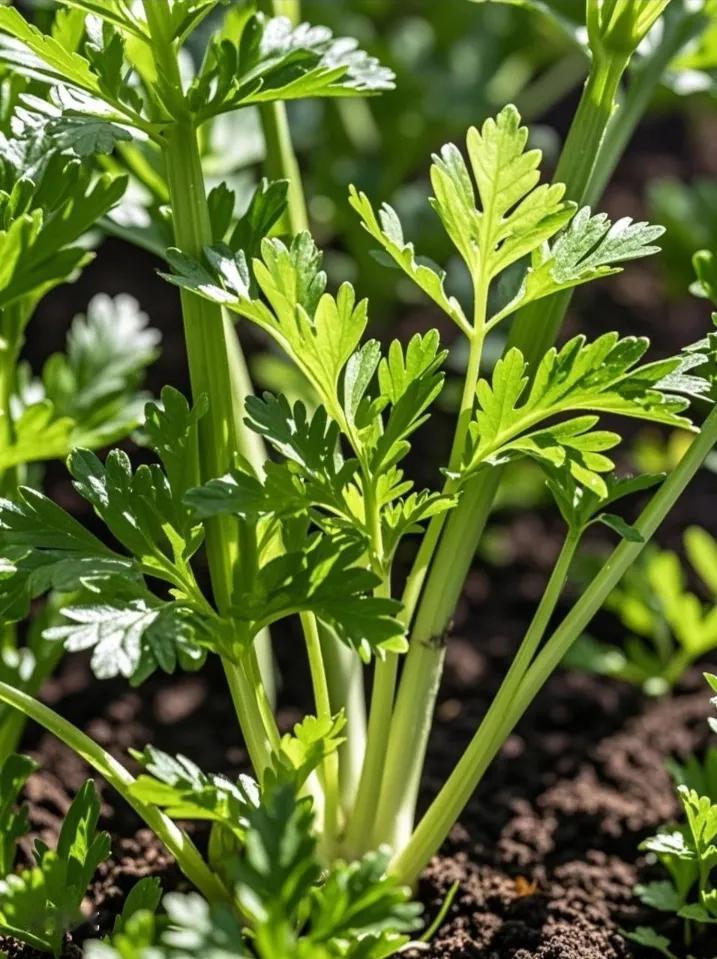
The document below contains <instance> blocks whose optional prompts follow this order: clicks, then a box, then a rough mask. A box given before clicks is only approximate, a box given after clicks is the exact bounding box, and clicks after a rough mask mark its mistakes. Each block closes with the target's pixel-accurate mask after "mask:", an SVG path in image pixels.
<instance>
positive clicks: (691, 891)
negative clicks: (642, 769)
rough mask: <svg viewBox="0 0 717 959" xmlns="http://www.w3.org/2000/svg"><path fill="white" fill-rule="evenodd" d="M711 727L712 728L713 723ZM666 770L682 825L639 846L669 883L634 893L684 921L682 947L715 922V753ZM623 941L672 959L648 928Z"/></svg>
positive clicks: (665, 943) (714, 683)
mask: <svg viewBox="0 0 717 959" xmlns="http://www.w3.org/2000/svg"><path fill="white" fill-rule="evenodd" d="M705 678H706V680H707V682H708V683H709V685H710V687H711V689H712V690H713V691H715V692H717V677H715V676H712V675H708V674H706V675H705ZM712 702H713V704H714V703H715V702H716V701H715V700H712ZM711 727H712V729H713V730H714V729H715V726H714V722H712V723H711ZM671 771H672V773H673V776H674V777H675V780H676V783H677V793H678V796H679V800H680V804H681V806H682V810H683V816H684V822H682V823H680V824H679V825H677V826H666V827H664V828H663V829H661V830H660V832H658V833H657V835H655V836H650V837H649V838H648V839H646V840H644V842H643V843H641V845H640V848H641V849H644V850H646V851H648V852H650V853H652V854H653V855H654V856H655V857H656V859H657V860H658V861H659V863H660V864H661V865H662V866H663V867H664V869H665V871H666V873H667V875H668V878H667V879H661V880H656V881H653V882H649V883H646V884H644V885H638V886H636V887H635V893H636V894H637V896H638V897H639V898H640V899H641V900H642V902H643V903H645V905H647V906H649V907H650V908H652V909H655V910H657V911H659V912H666V913H671V914H674V915H676V916H678V917H680V918H681V919H683V920H684V923H683V926H684V933H685V942H686V943H687V942H688V941H689V938H690V936H691V933H690V929H691V925H692V923H696V924H697V925H698V926H704V925H712V924H715V923H717V888H715V886H714V883H713V871H714V868H715V866H716V865H717V750H714V749H710V750H709V751H708V752H707V754H706V755H705V758H704V761H703V762H700V761H699V760H698V759H697V758H696V757H694V756H690V757H689V758H688V760H687V763H686V764H684V765H680V764H678V763H675V762H673V763H672V764H671ZM627 936H628V938H630V939H632V940H633V941H634V942H638V943H640V944H641V945H646V946H651V947H652V948H654V949H656V950H657V951H658V952H660V953H662V954H663V955H665V956H667V957H670V959H674V954H673V953H672V952H671V951H670V949H671V948H672V946H671V943H670V940H669V939H667V938H666V937H664V936H661V935H659V934H658V933H657V932H655V931H654V930H653V929H650V928H646V927H642V928H639V929H637V930H635V931H634V932H630V933H627Z"/></svg>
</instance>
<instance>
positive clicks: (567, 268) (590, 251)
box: [489, 207, 665, 326]
mask: <svg viewBox="0 0 717 959" xmlns="http://www.w3.org/2000/svg"><path fill="white" fill-rule="evenodd" d="M664 232H665V231H664V229H663V227H661V226H652V225H651V224H649V223H633V221H632V220H631V219H630V217H623V218H622V219H620V220H617V221H616V222H615V223H611V222H610V220H609V219H608V217H607V215H606V214H605V213H598V214H596V215H595V216H592V215H591V213H590V208H589V207H583V208H582V209H581V210H579V211H578V212H577V213H576V214H575V216H574V217H573V219H572V220H571V221H570V223H569V224H568V225H567V226H566V227H565V229H564V230H562V232H561V233H559V234H558V236H557V239H556V240H555V241H554V242H553V243H552V244H550V245H549V244H545V245H544V246H542V247H538V248H537V249H536V250H534V252H533V254H532V262H531V265H530V267H529V268H528V270H527V272H526V274H525V277H524V278H523V281H522V283H521V286H520V289H519V290H518V293H517V294H516V295H515V296H514V297H513V298H512V299H511V300H510V302H509V303H507V304H506V305H505V306H504V307H503V308H502V309H501V310H499V311H498V312H497V313H496V314H495V315H494V316H493V317H491V319H490V321H489V325H490V326H494V325H496V324H497V323H499V322H501V321H502V320H503V319H505V317H507V316H509V315H510V314H511V313H513V312H515V310H517V309H519V308H521V307H523V306H526V305H527V304H528V303H532V302H534V301H535V300H540V299H542V298H543V297H545V296H550V295H551V294H552V293H556V292H558V291H559V290H567V289H572V288H573V287H575V286H579V285H580V284H582V283H589V282H590V281H591V280H597V279H600V278H601V277H605V276H610V275H611V274H613V273H619V272H620V268H619V267H616V266H615V264H616V263H623V262H626V261H628V260H636V259H639V258H641V257H644V256H651V255H652V254H653V253H657V252H659V247H657V246H654V245H653V244H654V242H655V240H657V239H658V238H659V237H660V236H662V234H663V233H664Z"/></svg>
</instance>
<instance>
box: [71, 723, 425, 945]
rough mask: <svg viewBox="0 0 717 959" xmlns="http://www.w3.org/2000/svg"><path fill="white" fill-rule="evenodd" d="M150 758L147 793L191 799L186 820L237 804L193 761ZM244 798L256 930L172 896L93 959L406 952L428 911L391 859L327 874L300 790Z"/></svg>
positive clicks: (251, 917) (237, 876)
mask: <svg viewBox="0 0 717 959" xmlns="http://www.w3.org/2000/svg"><path fill="white" fill-rule="evenodd" d="M305 733H306V730H304V731H303V732H301V731H300V732H299V733H298V735H299V736H300V737H304V734H305ZM145 758H148V759H149V762H150V765H151V768H152V769H153V773H154V775H155V776H157V775H158V776H159V777H160V779H155V780H154V785H152V786H149V785H147V784H146V783H144V784H143V785H141V786H140V785H139V783H141V782H142V780H138V787H137V788H138V789H139V790H140V792H142V793H143V794H145V793H146V792H147V791H149V792H151V791H152V790H158V789H160V788H161V787H159V785H158V783H159V782H162V783H163V784H164V786H166V787H167V788H168V789H169V790H172V789H175V790H177V794H179V793H181V795H182V796H185V797H187V798H185V799H182V800H181V802H182V805H181V806H180V807H179V810H181V813H182V815H185V813H188V814H189V815H190V817H191V818H204V814H205V813H206V811H207V805H209V806H212V805H213V799H212V798H210V797H214V798H216V796H217V795H218V792H223V793H224V795H225V796H226V795H227V791H226V790H227V783H226V782H224V783H223V785H222V786H221V788H220V789H218V782H217V780H216V779H215V778H214V777H207V776H205V775H204V774H203V773H201V772H200V771H199V770H198V769H197V768H196V767H195V766H193V764H191V763H189V762H188V761H187V760H183V759H181V758H180V759H178V760H176V761H174V760H172V759H171V758H170V757H167V756H162V755H160V754H158V753H157V751H155V750H153V751H152V752H151V753H147V754H146V756H145ZM229 793H230V794H232V795H233V791H232V790H229ZM241 795H242V799H241V801H240V809H239V821H240V822H241V827H240V830H239V831H240V833H241V835H240V836H238V839H239V841H238V842H237V844H236V846H235V850H234V858H233V861H232V863H231V867H230V873H231V880H232V883H233V887H234V889H235V893H236V896H237V900H238V902H239V903H240V905H241V910H242V914H243V915H244V916H245V917H246V919H247V920H248V922H247V925H246V927H244V926H243V925H242V923H241V922H240V921H239V920H238V919H237V918H236V916H235V914H234V913H232V912H231V911H230V910H229V909H228V907H226V906H222V905H217V904H214V905H210V904H208V903H207V902H205V901H204V900H203V899H202V898H201V897H199V896H198V895H187V896H184V895H180V894H172V895H168V896H166V897H165V899H164V908H165V910H166V916H161V917H156V916H155V915H154V910H153V909H145V910H139V911H136V912H135V913H134V914H133V915H132V916H131V917H130V918H129V919H128V920H127V921H126V922H125V923H124V924H123V926H122V928H121V929H120V930H119V931H116V932H115V933H114V935H112V936H111V937H110V938H109V939H108V940H106V941H105V942H103V943H90V944H89V945H88V946H87V949H86V955H87V956H88V959H150V956H151V957H157V959H160V957H161V959H180V957H189V956H198V955H201V956H203V957H206V959H229V957H234V956H236V957H257V959H270V957H271V959H274V957H276V956H279V955H281V956H284V957H286V959H309V957H311V959H339V957H345V959H385V957H388V956H390V955H393V954H394V952H395V951H396V950H397V949H399V948H400V947H401V946H402V945H405V944H406V942H407V941H408V936H407V935H406V933H407V932H409V931H410V930H412V929H414V928H415V927H416V923H417V919H418V913H419V907H418V906H416V905H415V904H412V903H410V902H409V894H408V890H406V889H404V888H402V887H400V886H398V885H397V884H396V883H395V881H394V880H392V879H390V878H388V877H387V876H386V874H385V870H386V865H387V862H388V857H387V854H386V853H385V852H383V851H382V852H379V853H373V854H369V855H367V856H365V857H364V858H363V859H361V860H358V861H356V862H354V863H351V864H345V863H342V862H336V863H335V864H334V865H333V866H332V867H331V868H330V869H329V871H328V873H326V874H324V873H323V869H322V866H321V864H320V862H319V859H318V855H317V840H316V837H315V833H314V828H313V825H314V813H313V811H312V807H311V804H310V802H309V801H308V800H306V799H298V798H297V795H296V784H295V783H291V782H287V781H285V780H282V779H281V778H278V779H275V780H273V781H270V782H269V783H268V784H265V787H264V789H263V790H262V796H261V801H260V802H259V801H258V800H257V798H256V796H255V795H253V794H252V795H251V796H250V795H248V794H247V792H246V791H245V789H244V788H243V787H242V789H241ZM190 796H194V797H195V798H194V799H191V798H188V797H190ZM166 798H167V799H168V800H169V794H167V796H166ZM170 801H172V800H170ZM213 808H214V810H215V812H216V810H217V809H218V807H217V806H216V805H214V806H213ZM179 810H178V811H179ZM222 816H223V814H222ZM222 816H220V817H219V818H220V819H222ZM231 819H232V816H231V814H230V815H229V816H228V817H227V818H226V819H222V821H224V822H225V825H228V823H229V821H231Z"/></svg>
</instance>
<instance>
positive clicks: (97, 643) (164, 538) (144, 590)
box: [0, 391, 223, 684]
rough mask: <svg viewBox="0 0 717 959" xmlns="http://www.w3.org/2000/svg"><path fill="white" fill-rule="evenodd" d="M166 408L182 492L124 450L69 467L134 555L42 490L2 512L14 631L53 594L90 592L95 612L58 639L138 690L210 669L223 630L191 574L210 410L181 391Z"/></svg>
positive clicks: (150, 433)
mask: <svg viewBox="0 0 717 959" xmlns="http://www.w3.org/2000/svg"><path fill="white" fill-rule="evenodd" d="M163 397H164V400H165V402H166V404H167V405H166V407H165V406H161V407H160V406H159V405H157V404H149V405H148V408H147V437H148V442H149V443H150V444H151V445H154V447H155V452H156V453H157V455H158V457H160V459H162V461H163V462H164V463H166V467H167V470H168V473H169V475H170V476H171V477H172V481H173V483H174V486H171V485H170V481H169V478H168V475H167V474H166V473H164V472H163V471H162V469H161V468H160V466H158V465H152V466H142V467H140V468H139V469H138V470H137V471H136V472H133V471H132V469H131V467H130V464H129V459H128V457H127V455H126V454H125V453H124V452H121V451H119V450H115V451H113V452H112V453H110V454H109V456H108V458H107V462H106V464H103V463H102V462H101V461H100V460H99V459H98V458H97V457H96V456H95V455H94V454H92V453H90V452H89V451H86V450H84V451H83V450H75V451H73V453H72V454H71V457H70V461H69V463H70V469H71V472H72V474H73V476H74V479H75V485H76V488H77V490H78V492H79V493H80V494H81V495H83V496H84V497H85V498H86V499H87V500H88V502H90V503H91V504H92V506H93V507H94V508H95V510H96V511H97V513H98V514H99V516H100V517H101V518H102V519H103V520H104V521H105V522H106V524H107V527H108V529H109V530H110V531H111V533H112V534H113V535H114V537H115V538H116V539H117V541H118V542H119V543H120V544H121V545H122V546H124V547H125V549H126V550H127V551H128V553H129V554H130V555H126V554H125V555H122V554H120V553H118V552H116V551H115V550H113V549H111V548H110V547H108V546H105V545H104V544H103V543H102V542H101V541H100V540H99V539H97V538H96V537H95V536H94V535H92V534H91V533H89V532H87V531H86V530H85V529H84V528H83V527H82V526H81V525H80V524H79V523H78V522H77V521H76V520H74V519H72V517H70V516H69V514H67V513H66V512H65V511H64V510H62V509H61V508H60V507H58V506H56V505H55V504H54V503H53V502H52V501H51V500H49V499H47V498H46V497H45V496H43V494H41V493H39V492H38V491H36V490H32V489H29V488H25V489H23V490H21V491H20V493H19V498H18V500H16V501H15V502H10V501H9V500H8V501H2V502H0V543H1V544H2V547H3V554H4V556H5V557H6V566H5V570H4V573H3V577H2V580H1V581H0V602H1V606H0V608H1V609H2V611H3V616H4V619H5V622H14V621H16V620H18V619H20V618H22V617H23V616H24V615H26V613H27V610H28V607H29V603H30V602H31V601H32V600H33V599H35V598H37V597H38V596H41V595H43V594H45V593H47V592H48V591H49V590H51V589H52V590H57V591H59V592H63V593H75V592H80V593H81V595H82V596H83V598H85V599H86V600H88V601H87V602H82V603H76V604H73V605H70V606H67V607H65V608H63V610H62V612H63V614H64V616H65V617H66V619H67V620H69V624H68V625H57V626H52V627H50V628H48V629H47V630H46V631H45V634H44V635H45V637H46V639H48V640H50V641H56V640H62V641H64V643H65V645H66V646H67V648H69V649H89V648H93V650H94V652H93V659H92V665H93V668H94V669H95V671H96V673H97V675H98V676H100V677H108V676H115V675H123V676H128V677H131V679H132V682H133V683H135V684H137V683H140V682H142V681H143V680H144V679H146V677H147V676H148V675H149V674H150V673H151V672H153V671H154V669H156V668H157V667H159V668H162V669H165V670H168V671H170V672H171V671H173V670H174V669H175V668H176V667H177V666H178V665H179V666H181V667H182V668H183V669H196V668H198V667H199V666H200V665H201V663H202V662H203V658H204V652H203V648H204V647H206V646H207V645H209V644H211V642H212V637H214V642H215V643H218V642H219V641H220V640H219V639H218V638H216V637H217V634H221V633H222V630H223V626H222V623H221V621H220V619H219V617H218V616H216V614H215V613H214V611H213V610H212V609H211V607H210V606H209V604H208V603H207V601H206V600H205V598H204V597H203V595H202V593H201V591H200V589H199V587H198V585H197V583H196V580H195V578H194V575H193V572H192V570H191V567H190V565H189V560H190V558H191V556H192V555H193V553H194V552H196V550H197V548H198V547H199V545H200V544H201V539H202V536H201V529H200V527H198V526H197V525H196V524H195V523H194V522H193V520H192V519H191V516H190V513H189V511H188V510H187V509H186V507H185V506H184V505H183V502H182V497H183V495H184V492H185V490H186V487H187V486H188V485H189V484H190V483H192V482H193V481H194V478H195V475H196V459H195V456H196V424H197V420H198V418H199V417H200V416H201V413H202V406H201V404H200V406H198V407H196V408H194V409H190V408H189V406H188V404H187V403H186V401H184V400H183V398H181V397H180V396H179V394H177V393H176V392H173V391H165V392H164V393H163ZM145 576H149V577H153V578H157V579H163V580H165V581H166V582H168V583H169V584H170V585H171V586H172V587H173V589H172V599H171V600H169V601H168V600H166V599H165V598H160V597H159V596H158V595H156V594H155V593H153V592H152V591H151V590H150V589H149V587H148V585H147V583H146V582H145V580H144V577H145Z"/></svg>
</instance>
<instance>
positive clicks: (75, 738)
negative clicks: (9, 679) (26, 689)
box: [0, 682, 231, 902]
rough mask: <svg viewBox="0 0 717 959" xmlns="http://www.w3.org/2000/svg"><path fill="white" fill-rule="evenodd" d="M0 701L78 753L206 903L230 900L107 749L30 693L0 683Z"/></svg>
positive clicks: (195, 851)
mask: <svg viewBox="0 0 717 959" xmlns="http://www.w3.org/2000/svg"><path fill="white" fill-rule="evenodd" d="M0 700H2V702H4V703H7V705H8V706H12V707H13V708H14V709H17V710H19V712H21V713H23V714H24V715H25V716H27V717H28V718H29V719H32V720H34V721H35V722H36V723H39V725H40V726H43V727H44V728H45V729H47V731H48V732H50V733H52V735H53V736H56V737H57V738H58V739H59V740H60V741H61V742H63V743H65V745H66V746H69V748H70V749H72V750H73V751H74V752H76V753H77V754H78V756H81V757H82V758H83V759H84V760H85V762H87V763H89V765H90V766H92V768H93V769H95V770H97V772H98V773H99V774H100V775H101V776H103V777H104V778H105V779H106V780H107V782H108V783H109V785H110V786H111V787H112V788H113V789H114V790H115V791H116V792H118V793H119V794H120V796H122V798H123V799H124V800H125V801H126V802H127V803H128V804H129V805H130V806H131V807H132V808H133V809H134V811H135V812H136V813H137V815H138V816H140V817H141V819H143V820H144V822H146V823H147V825H148V826H149V828H150V829H151V830H152V831H153V832H154V833H155V834H156V835H157V837H158V838H159V839H160V840H161V841H162V842H163V843H164V845H165V846H166V847H167V849H168V850H169V852H170V853H171V854H172V855H173V856H174V858H175V859H176V860H177V865H178V866H179V868H180V869H181V870H182V872H183V873H184V875H185V876H186V877H187V879H189V881H190V882H191V883H193V885H195V886H196V887H197V889H198V890H199V891H200V892H201V893H202V895H204V896H205V897H206V898H207V899H208V900H209V901H210V902H217V901H220V902H231V897H230V896H229V894H228V892H227V890H226V889H225V888H224V886H223V885H222V883H221V882H220V881H219V879H218V878H217V877H216V876H215V875H214V873H212V872H211V871H210V869H209V867H208V866H207V864H206V863H205V862H204V860H203V859H202V857H201V855H200V854H199V850H198V849H197V848H196V846H195V845H194V843H193V842H192V840H191V839H190V838H189V836H187V834H186V833H185V832H184V831H183V830H182V829H180V828H179V826H177V824H176V823H175V822H174V821H173V820H171V819H170V818H169V817H168V816H166V815H165V814H164V813H163V812H162V811H161V810H160V809H157V807H156V806H152V805H149V804H148V803H144V802H142V801H141V800H140V799H137V798H136V797H135V796H134V795H132V792H131V787H132V785H133V783H134V782H135V779H134V776H132V775H131V774H130V773H129V772H128V771H127V770H126V769H125V767H124V766H123V765H122V764H121V763H119V762H117V760H116V759H114V758H113V757H112V756H111V755H110V754H109V753H108V752H106V751H105V750H104V749H102V747H101V746H98V745H97V744H96V743H95V742H93V740H91V739H90V738H89V736H86V735H85V734H84V733H83V732H81V731H80V730H79V729H77V727H76V726H73V725H72V723H70V722H68V721H67V720H66V719H63V717H62V716H60V715H59V714H58V713H56V712H55V711H54V710H52V709H50V708H49V707H48V706H45V705H44V704H43V703H40V702H38V701H37V700H36V699H33V698H32V696H28V695H27V694H26V693H23V692H20V690H19V689H13V687H12V686H8V684H7V683H2V682H0Z"/></svg>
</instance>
